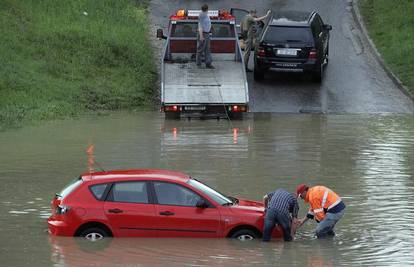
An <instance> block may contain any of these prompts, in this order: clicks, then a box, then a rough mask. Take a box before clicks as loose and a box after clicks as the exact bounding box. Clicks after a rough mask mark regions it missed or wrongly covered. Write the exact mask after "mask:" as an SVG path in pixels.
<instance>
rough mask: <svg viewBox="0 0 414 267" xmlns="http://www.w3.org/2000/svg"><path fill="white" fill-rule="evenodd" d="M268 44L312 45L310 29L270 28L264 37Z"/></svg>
mask: <svg viewBox="0 0 414 267" xmlns="http://www.w3.org/2000/svg"><path fill="white" fill-rule="evenodd" d="M263 41H264V42H266V43H286V42H287V43H295V42H296V43H311V42H312V34H311V31H310V28H309V27H286V26H270V27H269V28H268V29H267V30H266V34H265V37H264V40H263Z"/></svg>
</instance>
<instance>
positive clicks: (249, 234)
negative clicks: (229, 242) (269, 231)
mask: <svg viewBox="0 0 414 267" xmlns="http://www.w3.org/2000/svg"><path fill="white" fill-rule="evenodd" d="M231 238H236V239H238V240H240V241H250V240H253V239H257V238H259V236H258V235H257V234H256V233H255V232H254V231H252V230H249V229H242V230H238V231H236V232H234V233H233V234H232V235H231Z"/></svg>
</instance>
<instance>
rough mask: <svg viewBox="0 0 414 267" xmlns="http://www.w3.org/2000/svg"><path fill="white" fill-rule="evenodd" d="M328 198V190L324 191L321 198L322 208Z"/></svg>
mask: <svg viewBox="0 0 414 267" xmlns="http://www.w3.org/2000/svg"><path fill="white" fill-rule="evenodd" d="M327 198H328V190H326V191H325V193H324V194H323V198H322V206H321V207H322V209H323V207H325V204H326V199H327Z"/></svg>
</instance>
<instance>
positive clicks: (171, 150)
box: [0, 112, 414, 266]
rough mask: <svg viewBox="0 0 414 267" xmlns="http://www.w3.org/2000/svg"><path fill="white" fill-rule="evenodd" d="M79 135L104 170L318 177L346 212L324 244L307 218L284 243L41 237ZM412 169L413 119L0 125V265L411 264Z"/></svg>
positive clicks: (230, 177) (157, 118)
mask: <svg viewBox="0 0 414 267" xmlns="http://www.w3.org/2000/svg"><path fill="white" fill-rule="evenodd" d="M88 143H93V144H94V145H95V156H96V159H97V161H98V162H99V163H100V164H101V165H102V166H103V167H104V168H105V169H121V168H141V167H142V168H167V169H174V170H180V171H184V172H186V173H189V174H191V175H192V176H193V177H197V178H199V179H201V180H203V181H205V182H207V183H208V184H210V185H212V186H214V187H215V188H217V189H219V191H222V192H227V193H229V194H232V195H235V196H240V197H245V198H251V199H257V200H260V199H261V197H262V195H263V194H265V193H267V192H268V191H271V190H274V189H276V188H278V187H283V188H286V189H289V190H291V191H292V190H294V188H295V186H296V185H297V184H298V183H299V182H309V183H311V184H324V185H327V186H329V187H331V188H333V189H334V190H335V191H337V192H338V193H339V194H340V195H341V196H342V197H343V199H344V200H345V202H346V204H347V210H346V214H345V217H344V218H343V219H342V220H341V221H340V223H339V225H338V226H337V236H336V237H335V238H334V239H330V240H317V239H315V238H314V237H313V230H314V227H315V224H314V223H313V222H310V223H307V225H306V226H305V227H304V228H303V229H301V230H300V232H299V233H298V235H297V238H296V240H295V241H294V242H292V243H284V242H282V241H276V240H275V241H274V242H271V243H269V244H262V243H261V242H259V241H254V242H248V243H240V242H236V241H235V240H228V239H112V240H109V241H108V242H106V243H101V244H99V245H97V244H91V243H85V242H82V240H77V239H74V238H51V237H50V236H49V235H48V234H47V233H46V232H45V230H46V223H45V219H46V218H47V217H48V215H49V212H50V208H49V202H50V199H51V197H52V196H53V194H54V193H55V192H57V191H59V190H60V189H61V188H62V187H63V186H64V185H65V184H66V183H67V182H69V181H70V180H71V179H73V178H75V177H77V176H78V175H79V173H81V172H83V171H84V170H85V169H86V161H87V160H86V154H85V152H84V151H85V149H86V147H87V145H88ZM413 175H414V117H413V116H394V115H392V116H381V115H376V116H359V115H358V116H352V115H346V116H345V115H344V116H341V115H334V116H321V115H285V114H283V115H271V114H266V115H255V116H254V118H249V119H246V120H244V121H234V122H232V124H229V123H228V122H227V121H215V120H213V121H198V120H194V121H167V122H165V121H164V119H163V117H162V115H161V114H159V113H156V112H154V113H141V114H140V115H131V114H114V115H111V116H101V117H91V118H85V119H81V120H73V121H62V122H52V123H47V124H45V125H42V126H38V127H27V128H23V129H18V130H10V131H7V132H2V133H0V184H1V186H0V188H1V193H0V265H1V266H161V265H167V264H168V265H169V266H286V265H291V266H339V265H341V266H343V265H348V266H366V265H372V266H379V265H384V266H390V265H394V266H406V265H414V252H413V251H414V241H413V240H414V227H413V221H414V178H413ZM305 211H306V207H304V205H302V206H301V210H300V213H301V215H303V214H304V213H305Z"/></svg>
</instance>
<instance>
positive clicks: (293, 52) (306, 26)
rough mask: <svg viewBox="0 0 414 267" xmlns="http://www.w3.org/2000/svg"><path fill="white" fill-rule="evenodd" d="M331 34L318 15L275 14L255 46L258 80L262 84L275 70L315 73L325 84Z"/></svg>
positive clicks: (293, 12)
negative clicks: (269, 72) (325, 69)
mask: <svg viewBox="0 0 414 267" xmlns="http://www.w3.org/2000/svg"><path fill="white" fill-rule="evenodd" d="M330 30H332V26H331V25H328V24H324V23H323V21H322V19H321V17H320V16H319V14H318V13H316V12H300V11H280V12H272V15H271V17H270V18H269V19H268V20H267V23H266V25H265V26H264V29H263V31H262V32H261V33H260V35H259V38H258V40H257V42H256V45H255V53H254V79H255V80H262V79H263V78H264V74H265V72H266V71H269V70H272V71H283V72H305V73H312V77H313V80H314V81H316V82H321V81H322V78H323V73H324V66H325V65H326V64H327V63H328V53H329V31H330Z"/></svg>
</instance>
